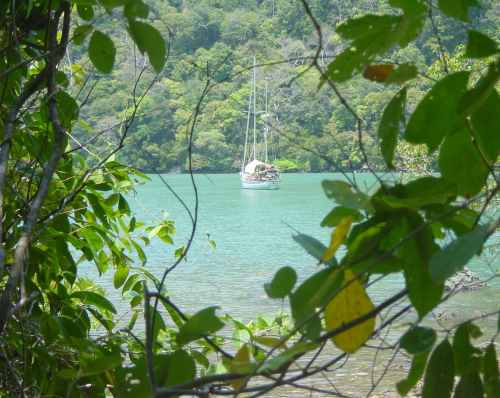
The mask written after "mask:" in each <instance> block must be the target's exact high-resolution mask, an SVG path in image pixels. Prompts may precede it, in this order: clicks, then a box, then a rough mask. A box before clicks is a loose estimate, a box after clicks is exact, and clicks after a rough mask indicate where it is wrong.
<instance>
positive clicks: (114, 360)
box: [80, 347, 122, 377]
mask: <svg viewBox="0 0 500 398" xmlns="http://www.w3.org/2000/svg"><path fill="white" fill-rule="evenodd" d="M121 364H122V356H121V353H120V350H119V349H118V348H115V347H113V348H112V349H110V350H104V349H97V350H92V351H91V352H88V353H86V352H83V353H82V354H81V355H80V366H81V370H80V376H84V377H85V376H92V375H97V374H100V373H104V372H105V371H107V370H111V369H114V368H117V367H119V366H120V365H121Z"/></svg>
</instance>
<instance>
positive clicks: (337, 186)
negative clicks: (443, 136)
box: [321, 180, 371, 211]
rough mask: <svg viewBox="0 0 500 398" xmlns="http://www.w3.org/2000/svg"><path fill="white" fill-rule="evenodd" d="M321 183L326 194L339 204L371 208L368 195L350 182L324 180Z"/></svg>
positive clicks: (353, 207)
mask: <svg viewBox="0 0 500 398" xmlns="http://www.w3.org/2000/svg"><path fill="white" fill-rule="evenodd" d="M321 185H322V186H323V190H324V191H325V194H326V196H327V197H328V198H330V199H333V200H334V201H335V202H336V203H337V204H339V205H341V206H344V207H347V208H350V209H361V210H369V211H370V210H371V205H370V198H369V197H368V195H366V194H364V193H362V192H359V191H357V190H356V189H354V187H353V186H352V185H351V184H349V183H348V182H345V181H338V180H337V181H329V180H324V181H323V182H322V183H321Z"/></svg>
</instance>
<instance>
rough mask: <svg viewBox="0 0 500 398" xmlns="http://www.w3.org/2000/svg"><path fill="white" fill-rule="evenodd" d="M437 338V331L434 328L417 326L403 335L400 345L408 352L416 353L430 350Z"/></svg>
mask: <svg viewBox="0 0 500 398" xmlns="http://www.w3.org/2000/svg"><path fill="white" fill-rule="evenodd" d="M436 338H437V336H436V332H435V331H434V330H433V329H431V328H427V327H422V326H416V327H414V328H412V329H410V330H409V331H408V332H406V333H405V334H404V335H403V337H401V341H400V345H401V348H404V349H405V350H406V352H408V354H412V355H415V354H420V353H422V352H427V351H430V349H431V348H432V346H433V345H434V343H435V342H436Z"/></svg>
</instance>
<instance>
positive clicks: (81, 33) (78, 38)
mask: <svg viewBox="0 0 500 398" xmlns="http://www.w3.org/2000/svg"><path fill="white" fill-rule="evenodd" d="M93 30H94V27H93V26H92V25H80V26H78V27H77V28H76V29H75V30H74V31H73V43H75V44H76V45H77V46H79V45H80V44H82V43H83V42H84V40H85V39H86V38H87V36H88V35H90V33H91V32H92V31H93Z"/></svg>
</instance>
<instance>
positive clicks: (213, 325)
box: [177, 307, 224, 345]
mask: <svg viewBox="0 0 500 398" xmlns="http://www.w3.org/2000/svg"><path fill="white" fill-rule="evenodd" d="M217 308H218V307H208V308H205V309H203V310H201V311H199V312H197V313H196V314H194V315H193V316H192V317H191V318H189V319H188V321H187V322H186V323H185V324H184V325H183V326H182V327H181V328H180V329H179V334H178V335H177V341H178V343H179V344H180V345H184V344H187V343H189V342H191V341H194V340H198V339H199V338H202V337H204V336H207V335H209V334H211V333H215V332H217V331H219V330H220V329H222V328H223V327H224V323H223V322H222V321H221V320H220V319H219V317H217V316H216V315H215V311H216V310H217Z"/></svg>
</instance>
